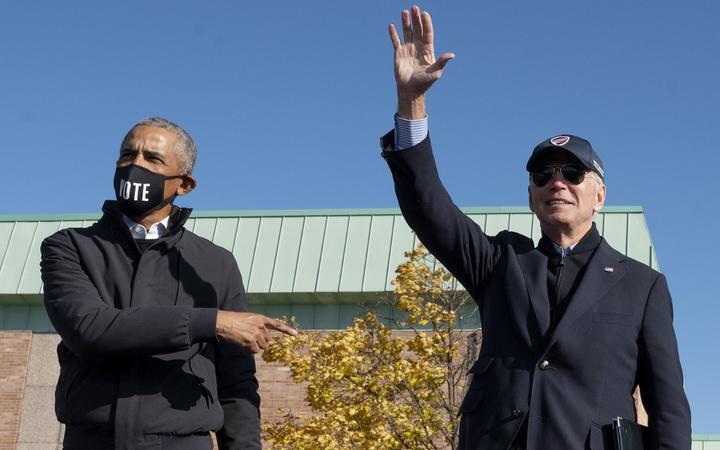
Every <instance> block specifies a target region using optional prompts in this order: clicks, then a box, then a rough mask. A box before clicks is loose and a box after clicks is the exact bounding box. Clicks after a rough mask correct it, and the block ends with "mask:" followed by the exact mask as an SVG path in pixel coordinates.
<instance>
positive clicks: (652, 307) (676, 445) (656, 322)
mask: <svg viewBox="0 0 720 450" xmlns="http://www.w3.org/2000/svg"><path fill="white" fill-rule="evenodd" d="M402 31H403V42H401V41H400V38H399V36H398V34H397V31H396V30H395V27H394V26H393V25H390V27H389V32H390V39H391V42H392V44H393V47H394V49H395V79H396V84H397V94H398V111H397V115H396V117H395V129H394V130H393V131H391V132H390V133H388V134H386V135H385V136H383V138H382V140H381V145H382V148H383V153H382V155H383V158H385V159H386V161H387V162H388V165H389V166H390V169H391V171H392V175H393V180H394V183H395V191H396V194H397V197H398V201H399V204H400V208H401V210H402V213H403V216H404V217H405V219H406V221H407V222H408V224H409V225H410V226H411V227H412V229H413V230H414V231H415V232H416V233H417V235H418V236H419V238H420V239H421V240H422V242H423V243H424V244H425V245H426V246H427V248H428V249H429V250H430V251H431V252H432V253H433V255H435V256H436V257H437V258H438V259H439V260H440V261H441V262H442V263H443V264H444V265H445V266H446V267H447V268H448V270H450V272H451V273H452V274H453V275H454V276H455V277H456V278H457V279H458V281H460V282H461V283H462V284H463V286H464V287H465V288H466V289H467V291H468V292H469V293H470V295H472V297H473V298H474V299H475V300H476V302H477V304H478V308H479V312H480V318H481V321H482V327H483V343H482V347H481V350H480V355H479V357H478V360H477V362H476V363H475V364H474V365H473V367H472V369H471V370H470V372H471V374H472V376H473V378H472V381H471V382H470V385H469V388H468V391H467V394H466V396H465V398H464V400H463V402H462V405H461V406H460V411H459V413H460V414H462V420H461V425H460V445H459V448H460V449H473V450H475V449H482V450H501V449H502V450H505V449H527V450H549V449H552V450H562V449H568V450H579V449H592V450H597V449H606V450H610V449H613V448H614V446H613V443H612V442H611V441H610V440H609V439H608V437H609V436H608V430H609V427H610V424H611V423H612V419H613V418H615V417H618V416H622V417H624V418H627V419H630V420H634V419H635V417H636V416H635V414H636V413H635V409H634V400H633V392H634V391H635V388H636V387H637V386H640V389H641V392H642V397H643V401H644V404H645V406H646V409H647V413H648V416H649V441H648V446H649V448H650V449H653V450H656V449H666V450H670V449H672V450H686V449H687V450H689V449H690V446H691V438H690V433H691V430H690V409H689V406H688V402H687V398H686V396H685V393H684V390H683V379H682V369H681V367H680V361H679V356H678V349H677V342H676V338H675V332H674V330H673V325H672V304H671V299H670V294H669V292H668V288H667V283H666V281H665V277H664V276H663V275H661V274H660V273H658V272H656V271H654V270H652V269H651V268H649V267H647V266H646V265H644V264H641V263H639V262H637V261H634V260H632V259H630V258H627V257H625V256H624V255H622V254H621V253H619V252H617V251H616V250H614V249H612V248H611V247H610V245H608V243H607V242H606V241H605V240H604V239H603V238H602V237H601V236H600V234H599V233H598V231H597V229H596V227H595V224H594V222H593V217H594V215H595V214H596V213H597V212H598V211H600V209H601V208H602V207H603V204H604V202H605V193H606V188H605V182H604V180H605V168H604V166H603V163H602V161H601V159H600V158H599V157H598V155H597V154H596V153H595V151H594V150H593V148H592V146H591V145H590V143H589V142H588V141H586V140H584V139H582V138H579V137H577V136H573V135H561V136H555V137H553V138H550V139H548V140H546V141H543V142H541V143H540V144H539V145H538V146H537V147H535V149H534V151H533V152H532V154H531V156H530V158H529V160H528V161H527V164H526V168H527V170H528V172H529V175H530V181H529V187H528V194H529V204H530V208H531V210H532V211H533V212H534V213H535V215H536V216H537V218H538V220H539V222H540V227H541V230H542V238H541V239H540V241H539V242H538V244H537V246H536V245H534V243H533V242H532V240H531V239H529V238H527V237H525V236H522V235H520V234H517V233H513V232H509V231H503V232H501V233H499V234H498V235H496V236H488V235H486V234H484V233H483V231H482V230H481V229H480V227H479V226H478V225H477V224H476V223H475V222H473V221H472V220H471V219H470V218H468V217H467V216H465V215H464V214H463V213H462V212H461V211H460V210H459V209H458V208H457V207H456V206H455V205H454V204H453V202H452V200H451V198H450V196H449V195H448V193H447V191H446V190H445V188H444V187H443V186H442V183H441V181H440V179H439V176H438V173H437V169H436V166H435V162H434V157H433V154H432V150H431V146H430V139H429V137H428V133H427V116H426V113H425V92H426V91H427V90H428V89H429V88H430V86H431V85H432V83H433V82H435V81H436V80H438V79H439V78H440V76H441V75H442V71H443V69H444V67H445V65H446V64H447V63H448V61H450V60H451V59H452V58H453V57H454V55H453V54H452V53H445V54H443V55H441V56H440V57H439V58H437V59H436V58H435V53H434V49H433V28H432V22H431V20H430V15H429V14H428V13H427V12H423V13H421V12H420V10H419V8H418V7H416V6H415V7H413V8H412V10H411V11H403V12H402Z"/></svg>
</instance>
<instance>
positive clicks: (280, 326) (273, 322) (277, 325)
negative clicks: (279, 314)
mask: <svg viewBox="0 0 720 450" xmlns="http://www.w3.org/2000/svg"><path fill="white" fill-rule="evenodd" d="M265 326H267V327H268V328H272V329H273V330H277V331H280V332H283V333H285V334H287V335H289V336H296V335H297V330H296V329H295V328H292V327H289V326H287V325H285V324H284V323H282V321H280V320H278V319H268V320H267V323H266V324H265Z"/></svg>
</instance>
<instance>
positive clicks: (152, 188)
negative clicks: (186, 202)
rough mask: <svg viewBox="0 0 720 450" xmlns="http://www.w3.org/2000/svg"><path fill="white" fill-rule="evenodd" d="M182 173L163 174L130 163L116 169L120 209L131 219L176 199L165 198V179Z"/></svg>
mask: <svg viewBox="0 0 720 450" xmlns="http://www.w3.org/2000/svg"><path fill="white" fill-rule="evenodd" d="M172 178H182V175H174V176H169V177H166V176H163V175H160V174H159V173H155V172H152V171H150V170H147V169H145V168H143V167H140V166H136V165H134V164H130V165H129V166H125V167H118V168H117V169H115V178H114V180H113V186H114V187H115V198H117V201H118V206H120V210H121V211H122V212H123V214H125V215H126V216H128V217H130V218H131V219H135V218H138V217H144V216H146V215H147V214H149V213H151V212H153V211H155V210H157V209H160V208H162V207H163V206H165V205H167V204H168V203H172V201H173V200H174V199H175V196H174V195H173V196H172V197H170V198H169V199H168V200H165V199H164V198H163V197H164V192H165V180H169V179H172Z"/></svg>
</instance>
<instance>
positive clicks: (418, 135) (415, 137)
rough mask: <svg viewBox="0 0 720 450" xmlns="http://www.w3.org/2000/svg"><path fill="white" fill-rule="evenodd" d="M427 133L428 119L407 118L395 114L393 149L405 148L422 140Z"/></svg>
mask: <svg viewBox="0 0 720 450" xmlns="http://www.w3.org/2000/svg"><path fill="white" fill-rule="evenodd" d="M427 134H428V119H427V116H425V118H424V119H418V120H408V119H403V118H401V117H398V115H397V114H395V150H405V149H406V148H410V147H413V146H415V145H418V144H419V143H420V142H422V140H423V139H425V138H426V137H427Z"/></svg>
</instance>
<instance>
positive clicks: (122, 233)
mask: <svg viewBox="0 0 720 450" xmlns="http://www.w3.org/2000/svg"><path fill="white" fill-rule="evenodd" d="M102 211H103V216H102V218H100V222H104V223H105V224H106V225H107V226H108V228H109V229H111V230H113V232H114V234H115V235H116V236H118V237H119V238H121V239H120V241H121V242H125V243H127V244H128V245H129V246H130V247H132V248H135V249H136V250H137V251H138V252H140V249H139V248H138V246H137V244H136V243H135V240H134V239H133V237H132V234H130V230H129V229H128V227H127V224H126V223H125V220H124V219H123V213H122V211H121V210H120V207H119V206H118V204H117V202H116V201H115V200H106V201H105V203H104V204H103V207H102ZM190 213H192V208H181V207H178V206H174V205H173V207H172V211H171V212H170V220H169V221H168V229H167V231H166V232H165V234H164V235H163V236H162V237H161V238H159V239H157V243H158V244H160V245H165V246H167V247H172V246H173V245H175V243H177V241H178V239H179V238H180V236H181V234H182V233H180V232H181V231H182V230H183V226H184V225H185V222H187V220H188V218H189V217H190ZM154 245H155V244H153V246H154Z"/></svg>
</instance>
